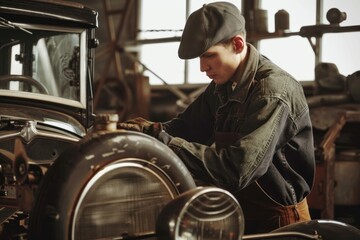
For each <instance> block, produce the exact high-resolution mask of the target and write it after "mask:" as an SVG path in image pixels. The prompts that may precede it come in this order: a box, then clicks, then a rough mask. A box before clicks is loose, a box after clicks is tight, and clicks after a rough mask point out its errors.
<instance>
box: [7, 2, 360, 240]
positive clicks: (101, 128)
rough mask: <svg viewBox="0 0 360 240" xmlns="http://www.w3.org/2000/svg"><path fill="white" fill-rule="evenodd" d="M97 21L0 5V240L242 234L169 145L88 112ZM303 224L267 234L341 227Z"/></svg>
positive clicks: (74, 10) (230, 200)
mask: <svg viewBox="0 0 360 240" xmlns="http://www.w3.org/2000/svg"><path fill="white" fill-rule="evenodd" d="M97 17H98V13H97V12H96V11H94V10H92V9H89V8H87V7H86V6H83V5H81V4H78V3H73V2H67V1H48V2H45V1H30V0H11V1H8V0H0V36H1V37H0V239H59V240H60V239H61V240H64V239H228V240H231V239H234V240H235V239H241V238H243V233H244V217H243V214H242V209H241V206H239V204H238V202H237V201H236V199H235V198H234V197H233V196H232V195H231V194H230V193H229V192H227V191H225V190H222V189H219V188H216V187H196V185H195V183H194V180H193V178H192V176H191V174H190V173H189V172H188V170H187V169H186V167H185V165H184V164H183V163H182V162H181V160H180V159H179V158H178V157H177V156H176V155H175V154H174V153H173V152H172V151H171V150H170V149H169V148H168V147H167V146H165V145H164V144H162V143H160V142H159V141H157V140H156V139H154V138H152V137H150V136H147V135H145V134H142V133H138V132H132V131H125V130H121V129H117V124H116V122H117V116H116V115H111V114H98V115H97V116H96V115H95V114H94V112H93V106H92V104H93V75H94V74H93V72H94V53H95V48H96V46H97V45H98V41H97V39H96V38H95V28H96V27H97V25H98V23H97ZM329 224H330V227H329ZM306 226H307V231H304V232H302V233H301V231H303V230H304V226H303V225H300V226H299V225H295V226H294V228H290V229H289V228H286V229H285V230H281V229H280V230H279V232H280V233H273V234H272V235H271V234H270V235H267V237H269V236H270V237H272V238H274V236H279V237H281V236H289V235H286V233H284V232H283V231H292V232H291V233H289V234H290V235H291V236H299V237H303V238H305V239H306V238H307V239H316V237H320V235H319V233H320V234H322V233H323V232H324V233H328V232H329V229H331V230H332V231H333V230H337V232H344V230H343V229H346V231H348V229H349V227H348V226H346V225H344V224H338V223H334V222H332V223H329V222H327V223H323V222H320V221H311V223H308V224H307V225H306ZM322 226H325V227H322ZM294 229H295V230H296V231H298V232H294V231H295V230H294ZM321 229H323V230H321ZM353 232H356V231H355V230H353V228H351V231H350V233H353ZM276 234H277V235H276ZM325 235H326V234H325ZM328 236H330V238H328V239H331V236H334V235H333V234H332V233H331V234H328ZM343 236H345V235H343ZM357 236H358V235H357ZM263 237H266V236H265V235H264V234H261V235H259V236H247V238H248V239H257V238H263ZM244 238H245V237H244ZM324 239H325V238H324ZM344 239H345V238H344ZM347 239H348V238H347ZM354 239H355V238H354Z"/></svg>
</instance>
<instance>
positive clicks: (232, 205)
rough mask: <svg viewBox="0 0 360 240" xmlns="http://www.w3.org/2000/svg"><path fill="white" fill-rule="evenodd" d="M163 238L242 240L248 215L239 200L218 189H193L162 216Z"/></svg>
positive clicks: (159, 233) (160, 235)
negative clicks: (244, 212) (245, 215)
mask: <svg viewBox="0 0 360 240" xmlns="http://www.w3.org/2000/svg"><path fill="white" fill-rule="evenodd" d="M156 233H157V236H158V238H159V239H164V240H165V239H167V240H168V239H172V240H180V239H187V240H191V239H194V240H195V239H196V240H200V239H206V240H211V239H217V240H219V239H220V240H221V239H227V240H235V239H241V237H242V235H243V234H244V216H243V212H242V209H241V207H240V205H239V203H238V202H237V201H236V199H235V198H234V197H233V196H232V195H231V194H230V193H229V192H227V191H225V190H223V189H219V188H215V187H199V188H196V189H193V190H190V191H188V192H186V193H184V194H182V195H180V196H179V197H178V198H176V199H174V200H173V201H171V202H170V203H168V204H167V205H166V206H165V208H164V209H163V210H162V212H161V213H160V215H159V217H158V220H157V226H156Z"/></svg>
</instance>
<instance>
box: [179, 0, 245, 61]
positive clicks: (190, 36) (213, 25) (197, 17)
mask: <svg viewBox="0 0 360 240" xmlns="http://www.w3.org/2000/svg"><path fill="white" fill-rule="evenodd" d="M244 31H245V19H244V17H243V16H242V15H241V12H240V10H239V8H238V7H236V6H235V5H234V4H232V3H229V2H214V3H209V4H204V5H203V6H202V8H200V9H198V10H196V11H195V12H193V13H192V14H190V16H189V18H188V19H187V21H186V24H185V28H184V31H183V34H182V36H181V40H180V46H179V50H178V54H179V57H180V58H181V59H191V58H196V57H199V56H200V55H201V54H203V53H204V52H206V51H207V50H208V49H209V48H210V47H212V46H213V45H215V44H217V43H219V42H221V41H224V40H227V39H230V38H231V37H233V36H235V35H237V34H239V33H241V32H244Z"/></svg>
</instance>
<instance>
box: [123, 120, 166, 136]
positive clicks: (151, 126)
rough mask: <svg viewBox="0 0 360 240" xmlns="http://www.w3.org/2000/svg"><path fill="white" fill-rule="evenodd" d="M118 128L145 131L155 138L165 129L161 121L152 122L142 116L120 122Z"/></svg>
mask: <svg viewBox="0 0 360 240" xmlns="http://www.w3.org/2000/svg"><path fill="white" fill-rule="evenodd" d="M117 128H120V129H126V130H133V131H138V132H143V133H146V134H148V135H150V136H153V137H155V138H157V137H158V136H159V133H160V132H161V131H162V129H163V128H162V124H161V123H160V122H151V121H148V120H146V119H144V118H142V117H137V118H134V119H130V120H128V121H126V122H122V123H118V125H117Z"/></svg>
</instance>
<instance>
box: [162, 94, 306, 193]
mask: <svg viewBox="0 0 360 240" xmlns="http://www.w3.org/2000/svg"><path fill="white" fill-rule="evenodd" d="M242 126H243V127H242V128H241V129H240V136H241V137H240V139H239V140H238V141H237V142H235V143H234V144H233V145H231V146H229V147H227V148H223V149H221V150H219V151H216V149H215V148H213V147H209V146H206V145H203V144H199V143H195V142H191V141H186V140H184V139H183V138H179V137H174V138H172V139H171V141H170V142H169V143H168V146H169V147H170V148H171V149H173V150H174V152H175V153H176V154H177V155H178V156H179V157H180V158H181V159H182V160H183V161H184V163H185V165H186V166H187V167H188V168H189V170H190V172H192V173H193V175H194V176H195V177H196V178H197V177H199V178H204V179H206V181H209V182H211V183H213V184H215V185H217V186H219V187H222V188H225V189H228V190H230V191H234V190H235V191H237V190H240V189H242V188H244V187H246V186H247V185H249V184H250V183H251V182H253V181H254V180H256V179H257V178H259V177H260V176H262V175H264V174H265V173H266V171H267V169H268V167H269V165H270V164H271V161H272V159H273V156H274V154H275V152H276V151H277V149H279V148H281V145H284V144H285V142H286V141H288V140H289V139H290V138H291V137H292V136H291V134H293V133H294V132H297V131H299V129H296V127H297V126H295V125H294V123H293V121H292V120H291V118H290V117H289V108H288V106H287V104H285V103H284V102H283V101H282V100H280V99H279V98H276V97H274V98H262V99H257V100H256V101H254V102H252V104H251V106H250V108H249V111H248V115H247V117H246V119H245V121H244V122H243V124H242Z"/></svg>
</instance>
